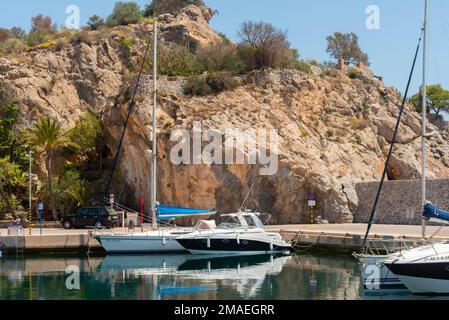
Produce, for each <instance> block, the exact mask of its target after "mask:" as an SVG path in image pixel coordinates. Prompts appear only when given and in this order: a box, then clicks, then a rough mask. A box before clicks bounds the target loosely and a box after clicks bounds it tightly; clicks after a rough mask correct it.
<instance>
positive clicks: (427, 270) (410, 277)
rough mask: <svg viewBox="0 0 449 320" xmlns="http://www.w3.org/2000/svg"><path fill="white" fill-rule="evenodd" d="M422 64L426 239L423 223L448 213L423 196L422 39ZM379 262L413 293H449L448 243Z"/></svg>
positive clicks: (441, 218) (447, 217)
mask: <svg viewBox="0 0 449 320" xmlns="http://www.w3.org/2000/svg"><path fill="white" fill-rule="evenodd" d="M427 26H428V0H425V25H424V28H425V29H424V34H425V39H427ZM424 48H425V50H424V67H423V89H422V92H423V94H422V106H423V108H422V109H423V110H422V113H423V117H422V127H423V128H422V131H423V133H422V155H423V159H422V196H423V224H422V225H423V227H422V232H423V239H425V240H426V224H427V222H428V221H429V220H431V219H435V220H438V221H440V222H441V221H443V222H446V223H447V222H448V221H449V213H448V212H445V211H442V210H439V209H438V208H436V207H434V206H433V205H432V204H431V203H429V202H427V198H426V140H427V137H428V135H427V132H426V126H427V118H426V115H427V97H426V85H427V77H426V76H427V74H426V65H427V41H425V42H424ZM383 265H384V266H386V267H387V268H388V269H389V270H390V271H391V272H393V273H394V274H395V275H396V276H397V277H398V278H399V280H400V281H401V282H402V283H403V284H404V285H405V286H406V287H407V288H408V289H409V290H410V291H412V292H413V293H431V294H435V293H436V294H447V293H449V242H442V243H437V244H432V243H431V242H430V241H428V245H424V246H421V247H417V248H413V249H410V250H405V251H401V252H400V253H399V254H396V255H391V256H390V257H388V258H387V259H386V260H385V261H383Z"/></svg>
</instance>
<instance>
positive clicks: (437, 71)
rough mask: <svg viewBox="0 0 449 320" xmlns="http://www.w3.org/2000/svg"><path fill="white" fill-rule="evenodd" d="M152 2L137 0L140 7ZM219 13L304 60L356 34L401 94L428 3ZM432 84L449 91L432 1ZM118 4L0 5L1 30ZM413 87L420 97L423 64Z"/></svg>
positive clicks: (236, 7) (47, 0) (319, 0)
mask: <svg viewBox="0 0 449 320" xmlns="http://www.w3.org/2000/svg"><path fill="white" fill-rule="evenodd" d="M148 1H149V0H137V1H136V2H138V3H139V4H140V5H141V6H142V7H143V6H144V4H146V3H147V2H148ZM205 2H206V3H207V4H208V5H209V6H211V7H212V8H214V9H217V10H218V11H219V15H218V16H216V17H214V19H213V20H212V22H211V25H212V27H213V28H214V29H215V30H217V31H220V32H223V33H225V34H226V35H228V36H229V37H230V38H232V39H234V40H238V37H237V30H238V28H239V26H240V24H241V23H242V22H243V21H246V20H254V21H266V22H270V23H272V24H274V25H275V26H277V27H279V28H281V29H283V30H286V31H287V32H288V35H289V38H290V41H291V42H292V44H293V46H294V47H296V48H297V49H299V51H300V53H301V57H302V58H304V59H315V60H318V61H324V60H329V56H328V55H327V53H326V40H325V39H326V37H327V36H328V35H329V34H331V33H333V32H335V31H341V32H355V33H357V34H358V35H359V37H360V43H361V46H362V48H363V49H364V50H365V51H366V52H368V54H369V56H370V60H371V64H372V69H373V70H374V71H375V73H376V74H378V75H382V76H384V78H385V82H386V83H387V85H391V86H395V87H397V88H398V89H399V90H401V91H403V90H404V87H405V84H406V80H407V76H408V72H409V69H410V65H411V60H412V55H413V52H414V49H415V47H416V43H417V39H418V34H419V29H420V28H421V25H422V20H423V8H424V0H394V1H391V0H338V1H335V0H314V1H306V0H276V1H273V0H205ZM429 2H430V47H429V56H430V57H429V81H430V82H432V83H436V82H439V83H442V84H443V85H445V86H446V87H448V88H449V76H447V75H446V71H447V70H449V59H448V58H449V1H447V0H430V1H429ZM114 3H115V1H114V0H39V1H34V0H14V1H2V3H1V5H0V8H1V10H0V26H1V27H7V28H9V27H12V26H20V27H22V28H24V29H27V30H28V29H29V27H30V18H31V17H32V16H33V15H36V14H39V13H43V14H46V15H50V16H51V17H52V18H53V19H54V21H56V22H57V23H58V25H59V26H61V25H63V24H64V21H65V19H66V13H65V10H66V7H67V6H68V5H72V4H74V5H78V6H79V8H80V13H81V23H82V24H84V23H85V22H86V21H87V19H88V18H89V16H91V15H93V14H98V15H100V16H107V15H108V14H109V13H110V12H111V11H112V8H113V6H114ZM372 4H374V5H377V6H378V7H379V8H380V23H381V25H380V27H381V28H380V30H368V29H367V28H366V27H365V20H366V18H367V16H368V15H367V14H366V13H365V10H366V7H367V6H368V5H372ZM418 67H419V69H418V72H417V73H416V75H415V78H414V82H413V91H417V88H418V87H419V83H420V78H421V74H420V73H421V61H420V63H419V66H418Z"/></svg>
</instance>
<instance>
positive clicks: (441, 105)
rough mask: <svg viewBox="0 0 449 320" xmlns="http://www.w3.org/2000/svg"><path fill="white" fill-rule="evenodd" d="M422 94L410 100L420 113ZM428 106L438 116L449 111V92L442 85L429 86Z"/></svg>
mask: <svg viewBox="0 0 449 320" xmlns="http://www.w3.org/2000/svg"><path fill="white" fill-rule="evenodd" d="M421 100H422V94H421V92H419V93H417V94H415V95H414V96H412V97H411V98H410V100H409V102H410V104H411V105H413V106H414V107H415V108H416V110H417V111H418V112H421V107H422V106H421ZM427 105H428V107H429V110H430V111H433V112H434V113H435V114H436V115H437V116H438V115H439V114H440V112H442V111H446V112H447V111H449V91H448V90H445V89H444V88H443V87H442V86H441V84H434V85H430V86H427Z"/></svg>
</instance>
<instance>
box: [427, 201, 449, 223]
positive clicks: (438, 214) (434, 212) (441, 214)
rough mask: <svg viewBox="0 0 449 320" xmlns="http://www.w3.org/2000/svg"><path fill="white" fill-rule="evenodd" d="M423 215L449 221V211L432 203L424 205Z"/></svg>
mask: <svg viewBox="0 0 449 320" xmlns="http://www.w3.org/2000/svg"><path fill="white" fill-rule="evenodd" d="M423 216H424V217H426V218H435V219H440V220H443V221H449V212H446V211H443V210H440V209H438V208H437V207H435V206H434V205H432V204H430V203H428V204H426V205H425V206H424V212H423Z"/></svg>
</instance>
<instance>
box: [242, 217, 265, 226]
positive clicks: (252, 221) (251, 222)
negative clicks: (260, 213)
mask: <svg viewBox="0 0 449 320" xmlns="http://www.w3.org/2000/svg"><path fill="white" fill-rule="evenodd" d="M244 218H245V220H246V223H247V224H248V226H249V227H251V228H263V223H262V221H260V219H259V218H258V217H257V216H256V215H254V214H252V215H250V216H244Z"/></svg>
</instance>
